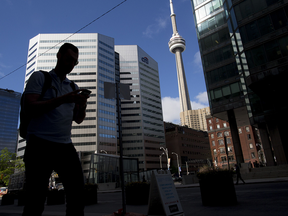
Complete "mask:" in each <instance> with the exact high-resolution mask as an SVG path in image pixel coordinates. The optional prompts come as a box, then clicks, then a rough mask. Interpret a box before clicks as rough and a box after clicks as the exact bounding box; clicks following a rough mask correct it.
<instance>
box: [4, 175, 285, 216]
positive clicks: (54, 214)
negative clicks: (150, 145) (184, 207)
mask: <svg viewBox="0 0 288 216" xmlns="http://www.w3.org/2000/svg"><path fill="white" fill-rule="evenodd" d="M277 182H288V177H280V178H265V179H248V180H245V183H246V184H259V183H277ZM175 187H176V188H179V189H180V188H193V187H199V183H196V184H189V185H182V184H181V183H175ZM120 192H121V190H109V191H98V194H100V193H103V194H108V193H113V195H112V194H111V197H115V195H117V196H120V197H121V193H120ZM199 199H200V200H201V197H199ZM114 201H115V200H114ZM116 204H117V205H116ZM258 204H259V203H258ZM117 207H119V209H120V208H121V207H122V201H121V199H117V203H115V202H113V201H101V200H99V195H98V204H96V205H91V206H86V207H85V216H103V215H104V216H108V215H111V214H113V211H117V209H118V208H117ZM126 208H127V212H130V213H131V214H130V216H132V215H133V216H138V215H145V214H147V211H148V206H147V205H138V206H137V205H135V206H132V205H129V206H128V205H127V206H126ZM201 208H205V207H204V206H203V205H198V207H197V209H195V210H194V213H193V214H191V213H190V214H187V213H185V212H184V214H186V215H200V214H199V212H200V211H201ZM22 210H23V206H18V205H17V200H15V203H14V205H7V206H0V216H21V214H22ZM205 210H207V209H205ZM226 210H227V211H226ZM226 210H225V211H226V212H227V215H237V212H236V213H235V211H234V210H233V208H227V209H226ZM287 210H288V207H287ZM213 211H214V210H213ZM213 211H212V210H211V214H213V215H217V214H215V212H213ZM134 212H135V214H132V213H134ZM195 213H196V214H195ZM242 214H243V212H242V213H241V215H242ZM42 215H43V216H60V215H62V216H64V215H65V205H64V204H63V205H53V206H47V205H46V206H45V210H44V212H43V214H42ZM268 215H270V214H267V216H268Z"/></svg>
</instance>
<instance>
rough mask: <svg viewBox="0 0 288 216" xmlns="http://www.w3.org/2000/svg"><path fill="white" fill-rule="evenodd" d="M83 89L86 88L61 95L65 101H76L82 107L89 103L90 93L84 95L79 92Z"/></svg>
mask: <svg viewBox="0 0 288 216" xmlns="http://www.w3.org/2000/svg"><path fill="white" fill-rule="evenodd" d="M83 90H84V89H78V90H75V91H73V92H70V93H68V94H65V95H63V96H61V97H62V100H63V101H64V103H76V104H78V105H79V106H80V107H82V106H85V105H86V103H87V99H88V98H89V95H83V94H80V93H79V92H81V91H83Z"/></svg>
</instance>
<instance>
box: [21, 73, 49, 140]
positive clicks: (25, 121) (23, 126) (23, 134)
mask: <svg viewBox="0 0 288 216" xmlns="http://www.w3.org/2000/svg"><path fill="white" fill-rule="evenodd" d="M40 72H42V73H43V75H44V78H45V81H44V85H43V87H42V92H41V95H40V97H39V100H41V99H42V98H43V97H44V94H45V92H46V91H47V90H48V89H49V88H50V87H51V85H52V78H51V76H50V74H49V73H48V72H47V71H40ZM20 107H21V110H20V127H19V132H20V136H21V137H22V138H23V139H26V136H27V128H28V125H29V123H30V121H31V118H30V117H29V116H27V114H26V113H25V107H24V93H23V94H22V96H21V101H20Z"/></svg>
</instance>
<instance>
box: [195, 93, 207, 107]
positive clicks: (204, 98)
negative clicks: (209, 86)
mask: <svg viewBox="0 0 288 216" xmlns="http://www.w3.org/2000/svg"><path fill="white" fill-rule="evenodd" d="M196 98H197V100H198V101H199V102H200V103H204V104H208V95H207V92H206V91H205V92H200V93H199V94H198V95H197V96H196Z"/></svg>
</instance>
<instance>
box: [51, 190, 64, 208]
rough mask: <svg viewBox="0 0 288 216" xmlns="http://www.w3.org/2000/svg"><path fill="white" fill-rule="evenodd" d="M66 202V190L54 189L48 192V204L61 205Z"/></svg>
mask: <svg viewBox="0 0 288 216" xmlns="http://www.w3.org/2000/svg"><path fill="white" fill-rule="evenodd" d="M61 204H65V192H64V190H59V191H58V190H57V189H52V190H48V192H47V205H61Z"/></svg>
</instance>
